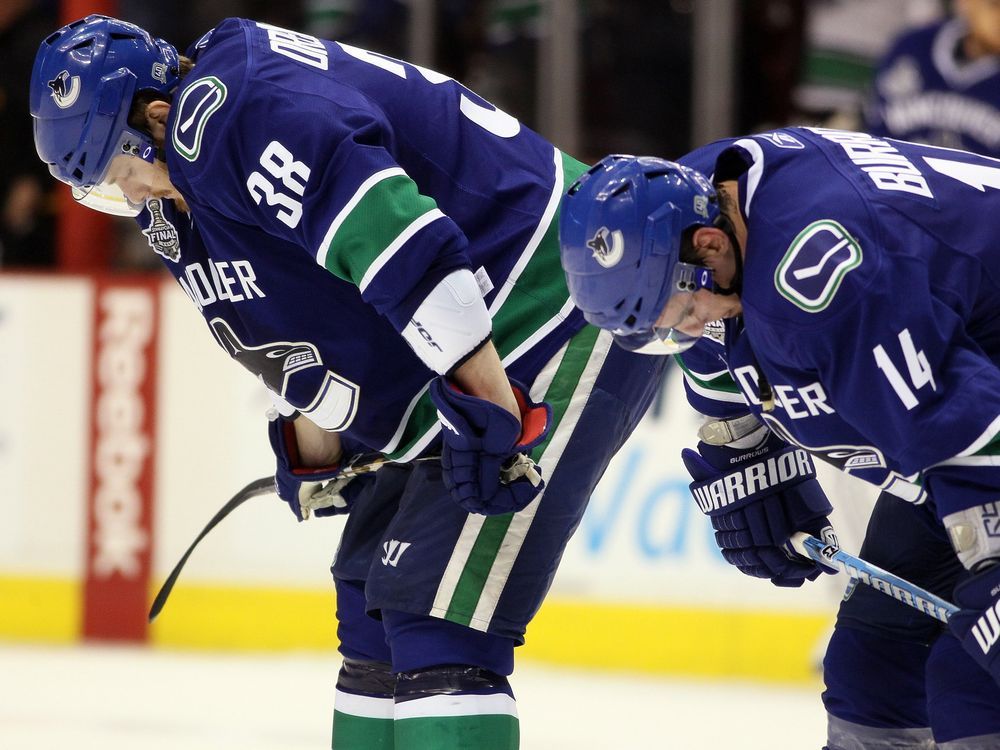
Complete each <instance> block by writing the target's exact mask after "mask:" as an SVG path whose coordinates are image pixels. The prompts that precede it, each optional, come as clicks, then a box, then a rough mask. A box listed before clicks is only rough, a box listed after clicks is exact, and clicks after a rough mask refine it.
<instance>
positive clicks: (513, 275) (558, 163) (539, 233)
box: [490, 148, 565, 318]
mask: <svg viewBox="0 0 1000 750" xmlns="http://www.w3.org/2000/svg"><path fill="white" fill-rule="evenodd" d="M552 159H553V161H554V162H555V180H554V183H553V185H552V193H551V195H549V202H548V205H546V206H545V212H544V213H543V214H542V220H541V221H539V222H538V226H537V227H535V233H534V234H533V235H531V239H530V240H528V244H527V245H526V246H525V248H524V251H523V252H522V253H521V257H520V258H518V259H517V263H515V264H514V267H513V268H512V269H511V271H510V274H509V275H508V276H507V278H506V279H505V280H504V282H503V286H501V287H500V291H498V292H497V296H496V297H494V298H493V304H492V305H490V317H491V318H492V317H495V316H496V314H497V311H498V310H499V309H500V308H501V307H502V306H503V303H504V302H506V301H507V297H508V296H510V293H511V291H512V290H513V289H514V284H515V282H516V281H517V280H518V278H519V277H520V276H521V273H522V272H523V271H524V269H525V268H526V267H527V265H528V262H529V261H530V260H531V258H532V256H533V255H534V254H535V250H537V249H538V246H539V244H541V242H542V238H543V237H544V236H545V233H546V232H547V231H548V229H549V224H551V223H552V217H553V216H555V214H556V209H557V208H558V207H559V199H560V198H562V193H563V182H565V177H564V176H563V166H562V152H560V151H559V149H557V148H553V149H552Z"/></svg>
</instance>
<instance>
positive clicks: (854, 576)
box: [789, 531, 958, 623]
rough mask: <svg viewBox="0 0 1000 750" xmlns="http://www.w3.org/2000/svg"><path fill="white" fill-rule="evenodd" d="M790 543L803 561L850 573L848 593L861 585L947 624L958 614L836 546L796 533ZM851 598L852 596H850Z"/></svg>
mask: <svg viewBox="0 0 1000 750" xmlns="http://www.w3.org/2000/svg"><path fill="white" fill-rule="evenodd" d="M789 543H790V544H791V545H792V547H793V548H794V549H795V551H796V552H797V553H798V554H800V555H802V556H803V557H807V558H809V559H811V560H815V561H816V562H818V563H819V564H820V565H822V566H823V567H825V568H827V569H830V570H835V571H838V572H840V571H843V572H844V573H847V575H848V576H849V577H850V579H851V587H852V588H849V589H848V592H850V591H851V590H853V586H855V585H857V583H858V582H859V581H860V582H861V583H863V584H865V585H866V586H871V587H872V588H873V589H875V590H876V591H879V592H881V593H883V594H885V595H886V596H891V597H892V598H893V599H895V600H897V601H899V602H901V603H903V604H905V605H906V606H908V607H913V608H914V609H916V610H919V611H920V612H923V613H924V614H925V615H928V616H929V617H933V618H934V619H935V620H939V621H940V622H944V623H946V622H948V618H949V617H951V616H952V615H953V614H955V613H956V612H957V611H958V607H956V606H955V605H954V604H952V603H951V602H947V601H945V600H944V599H942V598H941V597H939V596H937V595H935V594H932V593H931V592H930V591H927V590H925V589H922V588H920V587H919V586H917V585H916V584H914V583H910V582H909V581H907V580H906V579H904V578H900V577H899V576H897V575H893V574H892V573H890V572H889V571H887V570H883V569H882V568H880V567H878V566H877V565H872V564H871V563H870V562H867V561H865V560H862V559H861V558H860V557H855V556H854V555H852V554H849V553H847V552H844V550H842V549H841V548H840V547H838V546H836V545H834V544H825V543H824V542H821V541H820V540H819V539H817V538H816V537H814V536H812V535H810V534H806V533H805V532H802V531H799V532H796V533H795V534H793V535H792V538H791V539H790V540H789ZM849 595H850V594H849V593H848V594H847V596H849ZM845 598H846V597H845Z"/></svg>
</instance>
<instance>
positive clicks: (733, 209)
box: [715, 180, 747, 257]
mask: <svg viewBox="0 0 1000 750" xmlns="http://www.w3.org/2000/svg"><path fill="white" fill-rule="evenodd" d="M715 187H716V190H717V191H718V193H719V209H720V210H721V211H722V213H723V215H724V216H725V217H726V218H727V219H729V222H730V224H732V227H733V234H734V235H735V237H736V241H737V243H739V247H736V248H734V250H735V251H736V252H738V253H739V254H740V256H741V257H742V256H743V255H744V254H745V252H746V246H747V224H746V222H745V221H744V220H743V214H741V213H740V208H739V206H740V186H739V183H738V182H737V181H736V180H725V181H724V182H720V183H719V184H718V185H716V186H715Z"/></svg>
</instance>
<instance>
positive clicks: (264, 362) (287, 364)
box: [209, 318, 323, 398]
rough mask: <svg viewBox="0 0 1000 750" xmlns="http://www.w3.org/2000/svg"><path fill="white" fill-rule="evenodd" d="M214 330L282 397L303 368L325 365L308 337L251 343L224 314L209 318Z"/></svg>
mask: <svg viewBox="0 0 1000 750" xmlns="http://www.w3.org/2000/svg"><path fill="white" fill-rule="evenodd" d="M209 326H210V327H211V328H212V333H214V334H215V338H216V339H217V340H218V342H219V344H220V345H221V346H222V348H223V349H225V350H226V351H227V352H228V353H229V356H230V357H232V358H233V359H235V360H236V361H237V362H239V363H240V364H241V365H243V366H244V367H245V368H247V369H248V370H249V371H250V372H252V373H253V374H254V375H256V376H257V377H259V378H260V379H261V380H263V381H264V384H265V385H266V386H267V387H268V388H270V389H271V390H272V391H274V392H275V393H277V394H278V395H279V396H281V397H282V398H284V397H285V390H286V388H287V387H288V379H289V378H290V377H291V376H292V375H294V374H295V373H297V372H298V371H299V370H305V369H306V368H308V367H321V366H322V365H323V360H322V359H321V358H320V356H319V351H318V350H317V349H316V347H315V346H313V345H312V344H310V343H309V342H308V341H298V342H290V341H275V342H272V343H270V344H263V345H261V346H250V345H249V344H244V343H243V342H242V341H240V338H239V336H237V335H236V332H235V331H233V329H232V327H231V326H230V325H229V323H228V322H227V321H225V320H223V319H222V318H213V319H212V320H211V321H209Z"/></svg>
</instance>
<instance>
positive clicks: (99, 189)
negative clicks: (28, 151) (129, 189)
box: [30, 15, 180, 215]
mask: <svg viewBox="0 0 1000 750" xmlns="http://www.w3.org/2000/svg"><path fill="white" fill-rule="evenodd" d="M179 81H180V65H179V61H178V56H177V50H176V49H175V48H174V47H173V46H171V45H170V44H168V43H167V42H165V41H163V40H162V39H154V38H153V37H152V36H150V35H149V33H148V32H146V31H144V30H143V29H141V28H139V27H138V26H135V25H134V24H131V23H127V22H125V21H120V20H118V19H115V18H109V17H108V16H100V15H90V16H87V17H86V18H83V19H80V20H79V21H75V22H73V23H71V24H69V25H67V26H63V27H62V28H61V29H59V30H58V31H56V32H54V33H53V34H50V35H49V36H48V37H47V38H46V39H45V40H44V41H43V42H42V44H41V46H40V47H39V48H38V54H37V55H36V56H35V66H34V69H33V70H32V72H31V89H30V110H31V115H32V117H33V119H34V129H35V148H36V149H37V151H38V155H39V157H41V159H42V161H44V162H45V163H46V164H48V166H49V171H50V172H51V173H52V175H53V176H54V177H56V178H57V179H59V180H61V181H62V182H65V183H67V184H68V185H70V186H71V187H72V188H73V189H74V190H73V194H74V197H76V198H77V200H80V201H81V202H82V203H84V204H86V205H89V206H91V207H92V208H97V209H98V210H102V211H106V212H108V213H116V214H125V215H135V213H137V208H136V207H135V206H130V205H129V204H128V202H127V201H126V200H125V198H124V196H123V195H122V193H121V190H120V189H116V188H115V186H114V185H109V184H103V183H105V178H106V177H107V175H108V171H109V168H110V166H111V163H112V161H113V160H114V158H115V157H116V156H125V157H138V158H139V159H142V160H143V161H145V162H149V163H152V161H153V160H154V158H155V156H156V147H155V146H154V144H153V140H152V138H151V137H150V136H149V134H148V133H144V132H142V131H139V130H136V129H134V128H132V127H130V126H129V125H128V114H129V110H130V109H131V107H132V99H133V97H134V96H135V95H136V94H137V93H139V92H140V91H143V90H152V91H155V92H156V93H159V94H162V95H165V96H169V95H170V94H171V93H172V92H173V91H174V89H176V88H177V84H178V83H179Z"/></svg>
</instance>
